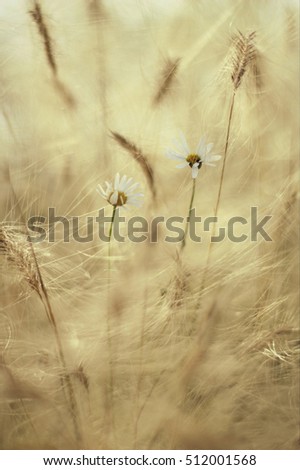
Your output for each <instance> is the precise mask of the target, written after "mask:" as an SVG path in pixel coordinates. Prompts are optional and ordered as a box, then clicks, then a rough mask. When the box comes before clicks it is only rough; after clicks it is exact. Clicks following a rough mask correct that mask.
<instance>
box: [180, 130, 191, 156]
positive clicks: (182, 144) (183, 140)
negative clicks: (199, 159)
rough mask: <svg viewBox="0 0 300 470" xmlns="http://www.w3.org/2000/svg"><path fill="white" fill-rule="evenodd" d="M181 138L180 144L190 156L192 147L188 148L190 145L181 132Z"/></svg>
mask: <svg viewBox="0 0 300 470" xmlns="http://www.w3.org/2000/svg"><path fill="white" fill-rule="evenodd" d="M179 137H180V144H181V146H182V148H183V150H184V151H185V153H186V154H187V155H188V154H189V153H191V152H190V147H189V146H188V143H187V141H186V138H185V135H184V133H183V132H182V131H180V132H179Z"/></svg>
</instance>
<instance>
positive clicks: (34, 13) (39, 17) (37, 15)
mask: <svg viewBox="0 0 300 470" xmlns="http://www.w3.org/2000/svg"><path fill="white" fill-rule="evenodd" d="M29 14H30V15H31V17H32V18H33V20H34V22H35V23H36V25H37V27H38V31H39V33H40V35H41V38H42V40H43V43H44V49H45V54H46V57H47V61H48V64H49V67H50V69H51V70H52V72H53V75H54V76H56V74H57V64H56V60H55V57H54V51H53V45H52V39H51V36H50V33H49V30H48V26H47V24H46V21H45V18H44V16H43V12H42V9H41V6H40V4H39V3H38V2H37V1H35V2H34V8H33V10H30V11H29Z"/></svg>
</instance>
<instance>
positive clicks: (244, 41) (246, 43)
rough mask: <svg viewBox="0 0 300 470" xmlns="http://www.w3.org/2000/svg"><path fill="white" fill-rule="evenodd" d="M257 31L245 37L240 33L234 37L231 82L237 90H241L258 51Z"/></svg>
mask: <svg viewBox="0 0 300 470" xmlns="http://www.w3.org/2000/svg"><path fill="white" fill-rule="evenodd" d="M255 35H256V33H255V31H253V32H251V33H249V34H248V35H244V34H243V33H241V31H239V32H238V33H237V34H236V35H235V36H234V37H233V50H234V53H233V57H232V67H233V70H232V74H231V80H232V83H233V87H234V89H235V90H237V89H238V88H239V86H240V85H241V82H242V78H243V76H244V75H245V73H246V71H247V68H248V65H249V64H250V62H252V60H253V59H254V58H255V54H256V49H255V46H254V42H253V41H254V38H255Z"/></svg>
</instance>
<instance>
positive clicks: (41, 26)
mask: <svg viewBox="0 0 300 470" xmlns="http://www.w3.org/2000/svg"><path fill="white" fill-rule="evenodd" d="M29 14H30V16H31V17H32V18H33V21H34V22H35V24H36V25H37V28H38V31H39V34H40V36H41V38H42V40H43V43H44V49H45V55H46V58H47V62H48V65H49V67H50V69H51V71H52V74H53V79H54V87H55V88H56V90H57V92H58V93H59V94H60V95H61V97H62V98H63V100H64V101H65V102H66V103H67V105H68V106H70V107H71V108H72V107H74V106H75V104H76V101H75V98H74V96H73V95H72V93H71V92H70V91H69V90H68V89H67V87H66V85H64V83H62V81H61V80H60V79H59V78H58V68H57V63H56V59H55V54H54V48H53V41H52V38H51V36H50V33H49V28H48V26H47V23H46V21H45V16H44V14H43V11H42V8H41V6H40V4H39V2H37V1H35V2H34V9H33V10H30V11H29Z"/></svg>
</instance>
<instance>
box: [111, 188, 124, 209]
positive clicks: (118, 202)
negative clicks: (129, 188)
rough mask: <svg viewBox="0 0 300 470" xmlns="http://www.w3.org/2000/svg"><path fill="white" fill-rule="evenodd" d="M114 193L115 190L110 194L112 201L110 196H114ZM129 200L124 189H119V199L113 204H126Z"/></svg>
mask: <svg viewBox="0 0 300 470" xmlns="http://www.w3.org/2000/svg"><path fill="white" fill-rule="evenodd" d="M112 195H113V192H112V193H111V194H110V196H109V198H108V200H109V201H110V198H111V197H112ZM126 202H127V196H126V194H125V193H123V192H122V191H118V199H117V202H116V203H115V204H113V206H124V204H126Z"/></svg>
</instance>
